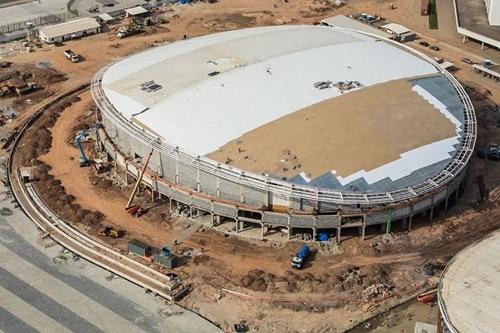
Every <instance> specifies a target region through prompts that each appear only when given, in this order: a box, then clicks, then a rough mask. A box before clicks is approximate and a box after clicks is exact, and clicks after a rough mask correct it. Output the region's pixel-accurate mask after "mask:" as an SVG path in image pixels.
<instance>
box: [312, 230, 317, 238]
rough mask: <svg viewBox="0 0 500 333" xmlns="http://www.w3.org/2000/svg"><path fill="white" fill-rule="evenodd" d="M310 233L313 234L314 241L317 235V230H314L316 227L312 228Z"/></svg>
mask: <svg viewBox="0 0 500 333" xmlns="http://www.w3.org/2000/svg"><path fill="white" fill-rule="evenodd" d="M312 232H313V241H316V236H317V235H316V234H317V230H316V227H313V228H312Z"/></svg>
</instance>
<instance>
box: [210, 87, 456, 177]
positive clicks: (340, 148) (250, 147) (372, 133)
mask: <svg viewBox="0 0 500 333" xmlns="http://www.w3.org/2000/svg"><path fill="white" fill-rule="evenodd" d="M380 96H384V98H380ZM388 101H393V102H390V103H388ZM395 101H397V102H395ZM332 110H333V111H334V112H332ZM381 119H384V121H383V122H381ZM382 123H383V127H384V130H383V131H381V130H380V125H381V124H382ZM304 133H310V134H311V135H304ZM312 133H314V134H312ZM403 133H404V135H402V134H403ZM455 135H456V134H455V127H454V125H453V124H452V123H451V122H450V121H448V120H447V119H446V118H445V117H444V116H443V115H442V114H441V113H440V112H439V110H437V109H436V108H435V107H434V106H433V105H432V104H430V103H429V102H427V101H426V100H425V99H423V98H421V97H420V96H419V95H418V94H417V93H416V92H415V91H412V89H411V85H410V84H409V82H408V81H407V80H395V81H391V82H386V83H382V84H377V85H374V86H372V87H367V88H363V89H361V90H358V91H353V92H350V93H348V94H345V95H342V96H339V97H335V98H332V99H329V100H326V101H323V102H320V103H317V104H314V105H312V106H310V107H308V108H305V109H302V110H299V111H297V112H294V113H292V114H289V115H287V116H284V117H282V118H280V119H278V120H275V121H273V122H270V123H268V124H266V125H264V126H261V127H259V128H256V129H254V130H252V131H250V132H247V133H245V134H243V135H242V136H241V137H240V138H238V139H237V140H233V141H231V142H229V143H227V144H225V145H224V146H222V147H221V148H220V149H219V150H217V151H216V152H213V153H211V154H209V156H208V157H210V158H212V159H215V160H217V161H220V162H222V163H225V162H227V161H228V160H230V161H231V162H230V163H229V164H230V165H235V166H237V167H238V168H242V169H243V170H250V171H254V172H256V173H259V174H260V173H262V172H265V173H267V174H270V175H273V176H278V177H280V178H283V177H285V178H289V177H293V176H296V175H298V174H299V173H300V172H304V173H305V174H306V175H307V177H308V178H311V179H314V178H316V177H319V176H321V175H323V174H325V173H327V172H329V171H331V170H335V171H336V174H337V175H338V176H342V177H347V176H349V175H352V174H354V173H356V172H358V171H361V170H366V171H369V170H372V169H375V168H377V167H379V166H381V165H384V164H386V163H389V162H391V161H394V160H396V159H398V158H399V157H400V155H401V154H402V153H404V152H407V151H409V150H412V149H416V148H419V147H422V146H424V145H426V144H429V143H432V142H435V141H438V140H443V139H446V138H450V137H453V136H455ZM339 156H341V157H342V158H339Z"/></svg>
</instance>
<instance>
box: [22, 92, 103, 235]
mask: <svg viewBox="0 0 500 333" xmlns="http://www.w3.org/2000/svg"><path fill="white" fill-rule="evenodd" d="M78 101H80V98H79V97H72V98H69V99H67V100H65V101H64V102H62V103H59V104H57V105H54V106H53V107H52V108H51V109H50V110H48V111H47V112H46V113H45V114H44V115H42V116H41V117H40V118H39V119H38V121H37V123H36V126H33V127H32V128H30V129H29V130H28V131H27V133H26V136H25V138H24V140H25V141H24V144H23V145H22V146H20V154H19V156H21V163H22V165H24V166H36V167H37V180H36V181H35V182H34V184H35V187H36V188H37V190H38V191H37V192H38V194H39V195H40V197H41V198H42V199H43V200H44V201H45V202H46V203H47V205H48V206H49V207H51V208H52V209H54V210H55V212H56V213H57V214H58V215H59V216H60V217H61V218H63V219H65V220H67V221H70V222H79V223H83V224H84V225H86V226H89V227H92V226H95V225H97V224H98V223H100V222H102V221H103V220H104V218H105V217H104V215H103V214H102V213H100V212H97V211H91V210H88V209H83V208H82V207H80V205H78V204H76V203H75V199H76V198H75V197H74V196H73V195H71V194H68V193H66V189H65V188H64V186H62V185H61V181H59V180H58V179H55V178H54V176H53V175H51V174H50V171H51V167H50V165H47V164H45V163H44V162H42V161H40V160H39V159H38V158H39V157H40V156H42V155H44V154H46V153H48V152H49V150H50V148H51V147H52V133H51V131H50V128H52V127H53V126H54V124H55V123H56V121H57V119H58V118H59V117H60V113H61V112H62V111H64V109H66V108H67V107H69V106H71V105H72V103H76V102H78Z"/></svg>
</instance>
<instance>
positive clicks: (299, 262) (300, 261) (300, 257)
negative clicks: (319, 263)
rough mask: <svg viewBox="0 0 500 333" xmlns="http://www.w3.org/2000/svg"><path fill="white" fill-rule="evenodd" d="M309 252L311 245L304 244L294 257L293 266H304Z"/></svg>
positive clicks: (298, 267)
mask: <svg viewBox="0 0 500 333" xmlns="http://www.w3.org/2000/svg"><path fill="white" fill-rule="evenodd" d="M309 252H310V251H309V246H307V245H306V244H302V246H301V247H300V249H299V252H297V253H296V254H295V256H294V257H293V259H292V267H293V268H296V269H301V268H302V267H303V266H304V264H305V262H306V260H307V257H308V256H309Z"/></svg>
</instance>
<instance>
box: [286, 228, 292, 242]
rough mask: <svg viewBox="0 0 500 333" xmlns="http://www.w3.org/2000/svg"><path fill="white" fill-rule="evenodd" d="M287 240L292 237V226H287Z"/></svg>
mask: <svg viewBox="0 0 500 333" xmlns="http://www.w3.org/2000/svg"><path fill="white" fill-rule="evenodd" d="M287 228H288V240H290V239H292V227H290V226H288V227H287Z"/></svg>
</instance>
